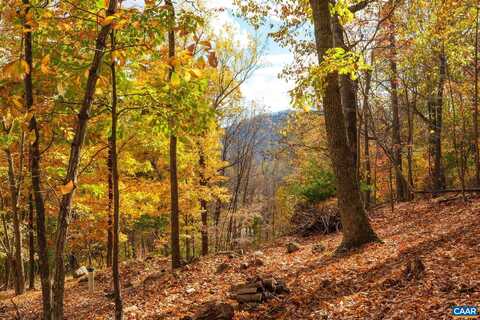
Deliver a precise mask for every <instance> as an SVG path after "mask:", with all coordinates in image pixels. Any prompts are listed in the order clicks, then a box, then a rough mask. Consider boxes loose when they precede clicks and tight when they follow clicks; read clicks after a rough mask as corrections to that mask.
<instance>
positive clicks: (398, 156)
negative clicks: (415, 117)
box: [390, 22, 412, 201]
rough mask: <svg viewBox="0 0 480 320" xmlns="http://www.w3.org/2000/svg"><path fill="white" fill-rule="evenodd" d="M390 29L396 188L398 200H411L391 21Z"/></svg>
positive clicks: (393, 149)
mask: <svg viewBox="0 0 480 320" xmlns="http://www.w3.org/2000/svg"><path fill="white" fill-rule="evenodd" d="M391 25H392V26H391V30H390V49H391V52H392V56H391V58H390V72H391V75H390V90H391V93H390V97H391V102H392V151H393V152H392V153H393V154H392V156H393V162H394V166H395V167H396V168H395V188H396V196H397V201H408V200H411V195H412V194H411V193H410V192H409V191H408V186H407V185H406V180H405V178H404V177H403V170H402V167H403V164H402V138H401V125H400V110H399V105H398V71H397V61H396V58H397V56H396V47H395V26H394V25H393V22H392V23H391Z"/></svg>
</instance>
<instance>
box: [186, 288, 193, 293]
mask: <svg viewBox="0 0 480 320" xmlns="http://www.w3.org/2000/svg"><path fill="white" fill-rule="evenodd" d="M186 292H187V293H188V294H192V293H194V292H195V289H194V288H187V290H186Z"/></svg>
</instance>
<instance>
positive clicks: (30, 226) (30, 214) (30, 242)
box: [28, 193, 35, 290]
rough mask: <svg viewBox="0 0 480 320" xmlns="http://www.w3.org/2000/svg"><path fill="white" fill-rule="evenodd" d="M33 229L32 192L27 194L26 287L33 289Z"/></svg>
mask: <svg viewBox="0 0 480 320" xmlns="http://www.w3.org/2000/svg"><path fill="white" fill-rule="evenodd" d="M34 232H35V230H34V227H33V199H32V194H31V193H30V194H29V196H28V249H29V250H28V253H29V258H30V267H29V270H28V282H29V285H28V289H29V290H35V237H34V236H33V234H34Z"/></svg>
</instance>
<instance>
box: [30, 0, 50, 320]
mask: <svg viewBox="0 0 480 320" xmlns="http://www.w3.org/2000/svg"><path fill="white" fill-rule="evenodd" d="M23 3H24V4H25V5H26V9H25V10H26V11H28V10H29V9H30V7H29V0H23ZM24 28H25V30H28V31H27V32H25V61H26V62H27V64H28V66H29V70H30V72H29V73H27V74H26V75H25V78H24V86H25V107H26V109H27V111H28V112H30V111H31V109H32V106H33V84H32V72H33V54H32V32H31V31H30V30H31V29H30V26H29V25H28V24H27V23H24ZM29 130H30V131H33V132H34V134H35V137H34V140H33V142H32V143H31V145H30V148H29V155H30V171H31V177H32V191H33V197H34V203H35V212H36V221H35V222H36V227H37V245H38V258H39V273H40V280H41V286H42V306H43V319H44V320H50V319H51V318H52V284H51V279H50V267H49V262H48V244H47V230H46V221H45V202H44V199H43V191H42V182H41V175H42V173H41V170H40V158H41V154H40V130H39V128H38V124H37V119H36V117H35V114H33V115H32V118H31V119H30V124H29Z"/></svg>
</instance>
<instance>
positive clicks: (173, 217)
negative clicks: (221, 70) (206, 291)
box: [165, 0, 181, 269]
mask: <svg viewBox="0 0 480 320" xmlns="http://www.w3.org/2000/svg"><path fill="white" fill-rule="evenodd" d="M165 3H166V5H167V6H168V7H169V10H170V19H171V21H170V23H171V25H170V30H169V31H168V56H169V58H171V59H173V58H174V57H175V30H174V24H175V8H174V7H173V3H172V1H171V0H166V1H165ZM173 72H174V69H173V66H171V67H170V71H169V74H168V78H169V80H170V79H171V78H172V74H173ZM170 130H172V132H171V133H170V202H171V212H170V225H171V242H172V268H173V269H176V268H179V267H180V266H181V263H180V258H181V257H180V223H179V208H178V177H177V136H176V133H175V132H174V128H173V120H172V119H171V120H170Z"/></svg>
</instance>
